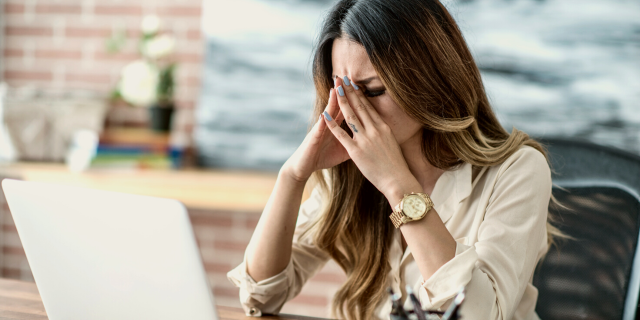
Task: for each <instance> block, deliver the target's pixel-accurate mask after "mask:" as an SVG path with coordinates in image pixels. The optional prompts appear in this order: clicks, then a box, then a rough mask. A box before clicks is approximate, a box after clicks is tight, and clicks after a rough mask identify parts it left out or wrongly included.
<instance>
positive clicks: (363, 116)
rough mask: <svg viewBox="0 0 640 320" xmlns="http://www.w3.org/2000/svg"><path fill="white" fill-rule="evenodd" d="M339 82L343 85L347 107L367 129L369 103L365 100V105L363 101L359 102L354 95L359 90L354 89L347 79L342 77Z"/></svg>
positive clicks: (369, 118)
mask: <svg viewBox="0 0 640 320" xmlns="http://www.w3.org/2000/svg"><path fill="white" fill-rule="evenodd" d="M340 80H341V82H342V83H343V84H344V85H343V86H342V87H343V88H344V93H345V96H346V97H347V100H348V101H349V105H350V106H351V108H352V109H353V111H354V112H355V114H356V115H357V116H358V119H360V122H361V123H362V124H363V125H364V126H365V127H368V126H369V124H371V117H370V115H369V112H368V110H367V109H368V107H369V104H368V102H369V101H368V100H367V104H364V103H363V101H361V100H360V98H359V97H358V95H357V94H356V91H360V90H356V89H355V87H354V86H353V83H351V81H350V80H349V77H347V76H344V77H343V78H342V79H340Z"/></svg>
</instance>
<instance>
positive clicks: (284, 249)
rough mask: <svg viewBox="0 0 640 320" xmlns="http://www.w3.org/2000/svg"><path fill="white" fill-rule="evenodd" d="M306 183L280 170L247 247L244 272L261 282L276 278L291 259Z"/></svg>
mask: <svg viewBox="0 0 640 320" xmlns="http://www.w3.org/2000/svg"><path fill="white" fill-rule="evenodd" d="M304 186H305V182H303V181H298V180H296V179H294V178H292V177H291V175H289V174H288V173H287V172H286V170H285V169H283V170H280V172H279V174H278V179H277V180H276V184H275V186H274V188H273V191H272V192H271V196H270V197H269V201H268V202H267V205H266V206H265V208H264V211H263V212H262V215H261V216H260V221H259V222H258V225H257V226H256V229H255V231H254V232H253V236H252V237H251V241H250V242H249V246H248V247H247V258H246V259H247V272H248V273H249V275H250V276H251V277H252V278H253V279H254V280H255V281H260V280H264V279H267V278H270V277H273V276H275V275H277V274H278V273H280V272H282V270H284V269H285V268H286V267H287V264H288V263H289V260H290V259H291V246H292V242H293V233H294V230H295V226H296V219H297V216H298V210H299V208H300V202H301V200H302V193H303V191H304Z"/></svg>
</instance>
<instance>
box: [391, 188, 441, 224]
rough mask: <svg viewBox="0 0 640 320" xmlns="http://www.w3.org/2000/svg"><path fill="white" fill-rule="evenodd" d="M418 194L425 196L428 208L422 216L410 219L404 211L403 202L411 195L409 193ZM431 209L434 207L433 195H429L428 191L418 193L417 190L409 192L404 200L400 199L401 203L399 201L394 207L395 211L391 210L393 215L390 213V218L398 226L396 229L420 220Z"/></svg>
mask: <svg viewBox="0 0 640 320" xmlns="http://www.w3.org/2000/svg"><path fill="white" fill-rule="evenodd" d="M414 194H417V195H419V196H420V197H421V198H423V199H424V200H425V202H426V204H427V208H426V210H425V212H424V214H423V215H422V217H420V218H418V219H408V218H409V217H407V216H406V215H405V214H404V212H402V202H403V201H404V198H405V197H407V196H409V195H414ZM431 209H433V201H432V200H431V197H429V195H428V194H426V193H417V192H412V193H409V194H405V195H404V197H403V198H402V200H400V203H398V204H397V205H396V206H395V207H394V208H393V211H392V212H391V215H389V219H391V222H392V223H393V226H394V227H396V229H398V228H400V226H401V225H403V224H405V223H407V222H409V221H418V220H420V219H422V218H424V217H425V216H426V215H427V213H428V212H429V211H431Z"/></svg>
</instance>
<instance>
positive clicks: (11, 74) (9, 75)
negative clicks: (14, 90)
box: [4, 70, 53, 81]
mask: <svg viewBox="0 0 640 320" xmlns="http://www.w3.org/2000/svg"><path fill="white" fill-rule="evenodd" d="M4 79H6V80H14V79H15V80H47V81H48V80H52V79H53V75H52V74H51V72H47V71H10V70H5V71H4Z"/></svg>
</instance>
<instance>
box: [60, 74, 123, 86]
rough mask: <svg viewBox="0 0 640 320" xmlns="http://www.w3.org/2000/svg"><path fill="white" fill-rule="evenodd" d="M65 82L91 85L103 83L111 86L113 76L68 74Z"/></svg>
mask: <svg viewBox="0 0 640 320" xmlns="http://www.w3.org/2000/svg"><path fill="white" fill-rule="evenodd" d="M65 80H67V81H70V82H89V83H102V84H105V85H109V84H111V81H112V80H111V76H110V75H108V74H94V73H67V74H65Z"/></svg>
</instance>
